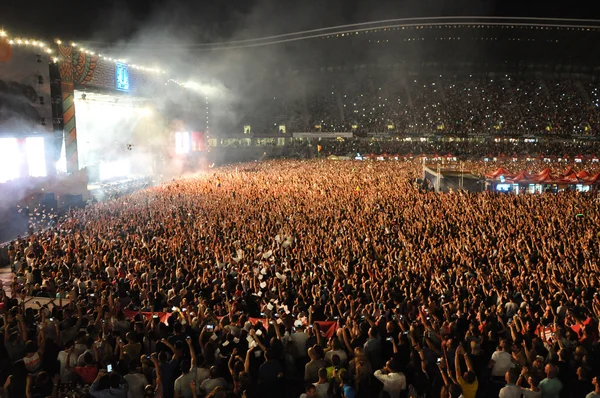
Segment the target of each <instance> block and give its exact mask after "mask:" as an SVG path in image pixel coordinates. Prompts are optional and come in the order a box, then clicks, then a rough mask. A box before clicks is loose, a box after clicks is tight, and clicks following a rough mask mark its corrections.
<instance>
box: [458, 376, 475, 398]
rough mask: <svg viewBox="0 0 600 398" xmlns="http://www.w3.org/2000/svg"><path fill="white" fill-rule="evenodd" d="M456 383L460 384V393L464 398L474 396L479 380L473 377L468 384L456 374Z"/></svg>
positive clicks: (472, 397) (473, 397)
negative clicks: (473, 379)
mask: <svg viewBox="0 0 600 398" xmlns="http://www.w3.org/2000/svg"><path fill="white" fill-rule="evenodd" d="M457 376H458V375H457ZM458 384H459V385H460V388H462V395H463V397H464V398H475V395H477V389H478V388H479V381H478V380H477V378H475V381H474V382H473V383H471V384H469V383H467V382H466V381H465V379H463V378H462V377H461V376H458Z"/></svg>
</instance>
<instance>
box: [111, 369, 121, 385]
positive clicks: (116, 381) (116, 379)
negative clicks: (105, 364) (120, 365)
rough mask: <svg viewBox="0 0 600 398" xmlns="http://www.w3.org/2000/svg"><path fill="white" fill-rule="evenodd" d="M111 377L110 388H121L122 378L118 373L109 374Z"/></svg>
mask: <svg viewBox="0 0 600 398" xmlns="http://www.w3.org/2000/svg"><path fill="white" fill-rule="evenodd" d="M109 377H110V388H119V387H120V386H121V376H119V374H118V373H115V372H111V373H109Z"/></svg>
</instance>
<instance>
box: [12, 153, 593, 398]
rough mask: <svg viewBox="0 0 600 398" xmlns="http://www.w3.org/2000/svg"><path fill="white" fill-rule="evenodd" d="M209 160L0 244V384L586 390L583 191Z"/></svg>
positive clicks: (387, 168)
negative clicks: (432, 183)
mask: <svg viewBox="0 0 600 398" xmlns="http://www.w3.org/2000/svg"><path fill="white" fill-rule="evenodd" d="M420 175H421V164H420V163H418V162H351V161H348V162H334V161H327V160H309V161H291V160H287V161H286V160H280V161H269V162H264V163H259V164H253V165H248V166H247V167H244V166H240V165H237V166H231V167H223V168H218V169H211V170H209V171H208V172H206V173H203V174H201V175H198V176H195V177H190V178H186V179H179V180H174V181H172V182H169V183H165V184H163V185H161V186H156V187H149V188H147V189H144V190H141V191H138V192H135V193H132V194H131V195H127V196H123V197H119V198H116V199H113V200H108V201H105V202H102V203H96V204H93V205H89V206H87V207H86V208H85V209H80V210H73V211H71V212H70V213H69V214H68V215H67V216H66V217H63V218H61V219H60V220H59V221H58V222H57V223H56V225H54V226H53V227H51V228H50V229H46V230H43V231H39V232H37V233H34V234H32V235H31V236H29V237H27V238H21V239H18V240H16V241H14V242H12V243H11V245H10V246H9V248H8V249H9V256H10V260H11V265H12V267H13V268H14V270H15V277H14V280H13V282H12V283H10V284H8V283H5V284H4V286H2V290H1V292H0V294H1V297H0V311H1V312H2V327H1V330H2V332H3V338H2V339H0V341H1V343H0V350H1V353H2V355H1V356H0V364H1V365H0V370H1V372H0V374H1V376H0V383H1V384H0V385H1V386H2V387H1V388H0V396H1V397H11V398H12V397H19V398H21V397H36V398H37V397H49V396H51V397H84V396H91V397H102V398H104V397H123V398H125V397H131V398H133V397H177V398H190V397H219V398H221V397H246V398H251V397H261V398H262V397H294V398H297V397H302V398H307V397H311V398H312V397H319V398H322V397H328V398H329V397H336V398H337V397H345V398H354V397H392V398H397V397H444V398H447V397H452V398H459V397H464V398H473V397H498V396H500V397H521V396H525V397H542V398H558V397H560V398H577V397H587V398H595V397H598V396H599V395H600V380H599V378H598V377H600V374H599V370H600V344H599V342H598V337H599V323H598V317H599V316H600V295H599V290H598V289H599V286H600V280H599V275H600V269H599V268H598V258H599V255H600V246H599V245H598V241H599V238H600V236H599V230H598V225H599V223H600V211H599V208H598V205H597V203H598V198H597V196H596V194H592V193H588V194H582V193H572V192H565V193H560V194H539V195H506V194H495V193H490V192H486V193H467V192H455V193H451V194H444V195H440V194H435V193H432V192H430V191H428V190H424V189H423V188H422V187H421V185H419V184H418V183H417V182H416V179H417V178H419V177H420Z"/></svg>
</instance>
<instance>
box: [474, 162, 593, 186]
mask: <svg viewBox="0 0 600 398" xmlns="http://www.w3.org/2000/svg"><path fill="white" fill-rule="evenodd" d="M485 178H486V180H488V181H490V182H496V183H498V182H500V183H507V184H519V185H527V184H542V185H551V184H557V185H576V184H583V185H598V184H600V173H596V174H594V175H591V174H590V173H588V172H587V171H585V170H582V171H579V172H576V171H575V170H573V168H572V167H571V166H569V167H567V169H566V170H565V171H564V172H563V173H560V174H558V175H557V174H553V173H552V170H550V169H549V168H545V169H544V170H542V171H540V172H539V173H537V174H530V173H528V172H527V171H525V170H523V171H520V172H519V173H516V174H513V173H511V172H510V171H508V170H506V169H505V168H503V167H500V168H498V169H496V170H494V171H493V172H491V173H488V174H486V175H485Z"/></svg>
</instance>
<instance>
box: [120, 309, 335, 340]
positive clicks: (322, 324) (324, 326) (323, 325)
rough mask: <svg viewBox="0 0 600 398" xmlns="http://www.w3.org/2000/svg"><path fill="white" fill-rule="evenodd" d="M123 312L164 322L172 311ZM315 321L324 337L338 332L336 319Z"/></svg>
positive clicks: (265, 321) (255, 319) (262, 321)
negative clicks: (153, 317)
mask: <svg viewBox="0 0 600 398" xmlns="http://www.w3.org/2000/svg"><path fill="white" fill-rule="evenodd" d="M123 314H125V317H126V318H133V317H135V316H136V315H138V314H140V315H142V316H143V317H145V318H146V319H147V320H150V319H151V318H152V315H156V316H158V318H159V319H160V321H161V322H162V323H167V320H168V319H169V317H170V316H171V313H170V312H154V313H152V312H137V311H131V310H123ZM249 321H250V322H252V324H256V323H257V322H260V323H262V324H263V326H264V327H265V329H268V327H269V320H268V319H265V318H249ZM315 323H316V324H317V325H319V329H320V330H321V332H322V336H323V337H325V338H327V339H328V338H331V337H333V336H335V333H336V332H337V329H338V323H337V322H335V321H316V322H315ZM303 324H305V322H303Z"/></svg>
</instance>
